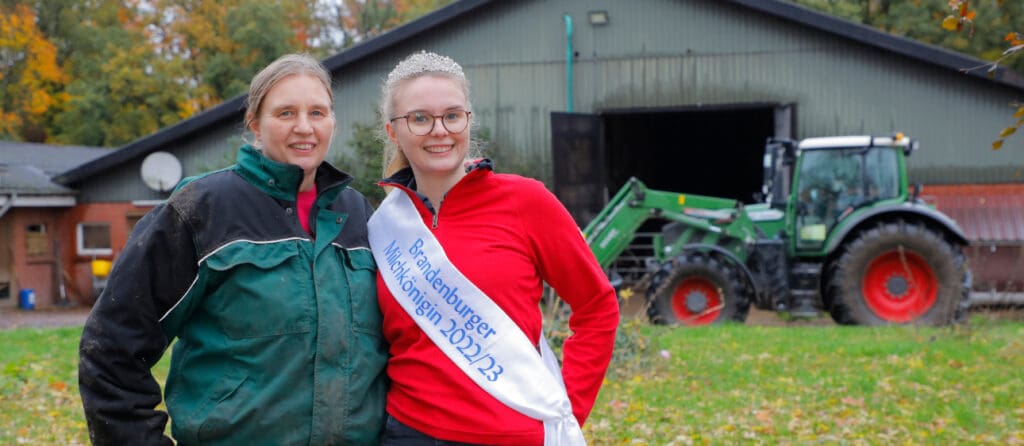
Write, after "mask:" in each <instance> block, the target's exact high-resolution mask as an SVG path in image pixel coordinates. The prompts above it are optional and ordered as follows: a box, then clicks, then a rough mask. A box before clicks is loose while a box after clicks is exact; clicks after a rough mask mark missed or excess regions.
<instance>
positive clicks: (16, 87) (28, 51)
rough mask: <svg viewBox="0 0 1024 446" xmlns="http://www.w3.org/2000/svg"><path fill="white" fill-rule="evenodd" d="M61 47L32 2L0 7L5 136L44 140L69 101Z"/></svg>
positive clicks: (0, 120) (0, 123)
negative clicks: (59, 52)
mask: <svg viewBox="0 0 1024 446" xmlns="http://www.w3.org/2000/svg"><path fill="white" fill-rule="evenodd" d="M66 81H67V77H66V76H65V75H64V72H63V70H61V68H60V66H59V65H58V64H57V48H56V47H55V46H54V45H53V43H51V42H50V41H49V40H47V39H46V36H44V35H43V34H42V33H41V32H40V31H39V29H38V28H37V27H36V16H35V13H34V12H33V11H32V10H31V9H30V8H29V7H28V6H26V5H15V6H13V7H9V6H5V7H2V8H0V138H4V139H11V140H16V141H30V142H44V141H46V140H47V139H48V131H47V129H48V128H49V126H50V122H51V121H52V119H53V117H54V116H55V114H56V113H57V111H58V110H59V109H60V107H61V106H62V105H63V103H64V102H65V101H66V100H67V96H66V95H65V94H64V93H63V92H62V90H63V87H64V83H65V82H66Z"/></svg>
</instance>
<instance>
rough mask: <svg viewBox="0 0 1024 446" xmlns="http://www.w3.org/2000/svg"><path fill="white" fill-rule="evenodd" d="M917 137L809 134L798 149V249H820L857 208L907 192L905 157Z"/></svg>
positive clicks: (795, 185)
mask: <svg viewBox="0 0 1024 446" xmlns="http://www.w3.org/2000/svg"><path fill="white" fill-rule="evenodd" d="M916 146H917V142H916V141H912V140H910V139H908V138H905V137H903V136H902V135H900V134H897V135H896V136H894V137H878V138H876V137H870V136H844V137H829V138H809V139H805V140H803V141H801V142H800V143H799V146H798V147H797V150H796V153H797V155H796V164H795V168H794V175H793V184H792V188H791V191H792V192H791V195H790V199H789V200H788V201H789V204H788V205H789V206H792V209H791V210H790V212H788V214H789V215H792V216H793V218H794V221H792V226H791V227H793V228H794V239H795V243H796V246H795V248H796V250H797V251H819V250H821V249H823V247H824V246H825V242H826V240H827V239H828V236H829V234H831V233H832V230H833V229H834V228H835V227H836V226H837V225H839V224H840V223H841V222H842V221H843V220H844V219H845V218H846V217H848V216H849V215H851V214H852V213H853V212H855V211H857V210H858V209H861V208H865V207H870V206H872V205H875V204H877V203H879V202H883V201H893V200H895V201H899V200H902V199H903V198H904V197H906V190H907V180H906V178H905V177H904V176H903V175H902V174H901V172H905V169H904V163H905V156H906V155H907V154H909V153H910V151H911V150H913V149H914V148H916Z"/></svg>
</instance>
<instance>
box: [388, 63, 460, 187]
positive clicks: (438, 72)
mask: <svg viewBox="0 0 1024 446" xmlns="http://www.w3.org/2000/svg"><path fill="white" fill-rule="evenodd" d="M422 76H436V77H443V78H447V79H451V80H452V81H453V82H455V83H456V85H458V86H459V88H460V89H461V90H462V93H463V95H464V96H465V97H466V111H473V105H472V103H471V102H470V101H469V80H468V79H466V74H465V73H464V72H463V71H462V66H461V65H459V64H458V63H457V62H455V61H454V60H452V59H451V58H450V57H447V56H442V55H440V54H437V53H432V52H427V51H420V52H417V53H413V54H410V55H409V56H408V57H406V58H405V59H403V60H402V61H401V62H399V63H398V65H396V66H395V68H394V69H392V70H391V72H390V73H388V77H387V78H386V79H385V80H384V84H383V85H382V87H381V102H380V119H381V126H380V132H379V134H378V136H379V137H380V139H381V141H382V142H383V143H384V153H383V154H382V155H383V163H381V165H382V166H383V174H384V177H385V178H387V177H389V176H391V175H393V174H394V173H395V172H398V171H399V170H402V169H404V168H406V167H409V160H408V159H406V157H405V154H403V153H402V150H401V149H400V148H399V147H398V145H396V144H395V143H394V141H391V138H388V135H387V132H386V131H385V128H386V126H387V124H388V123H389V122H390V121H391V118H394V113H395V107H396V104H395V101H396V99H397V97H398V92H399V90H400V89H401V87H402V86H404V85H405V84H406V83H408V82H409V81H412V80H414V79H417V78H419V77H422ZM467 130H471V129H467ZM476 146H477V144H476V143H475V141H473V140H472V138H471V139H470V148H469V149H470V150H469V152H470V153H473V155H469V156H470V157H475V156H477V155H476V153H477V152H478V150H477V149H476Z"/></svg>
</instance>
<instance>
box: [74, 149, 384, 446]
mask: <svg viewBox="0 0 1024 446" xmlns="http://www.w3.org/2000/svg"><path fill="white" fill-rule="evenodd" d="M301 180H302V172H301V170H300V169H299V168H298V167H296V166H289V165H283V164H279V163H276V162H274V161H271V160H270V159H268V158H266V157H264V156H263V155H262V154H260V153H259V152H257V151H256V150H255V149H253V148H252V147H249V146H246V147H243V148H242V150H241V152H240V153H239V160H238V164H236V165H234V166H232V167H229V168H227V169H224V170H221V171H218V172H214V173H212V174H208V175H205V176H202V177H199V178H196V179H192V180H191V182H189V183H188V184H187V185H185V186H181V187H179V189H178V190H177V191H176V192H175V193H174V194H173V195H172V196H171V198H170V199H169V200H168V201H167V202H166V203H165V204H163V205H160V206H158V207H156V208H154V209H153V211H151V212H150V213H148V214H147V215H146V216H145V217H144V218H143V219H142V220H141V221H139V223H138V225H137V226H136V228H135V229H134V231H133V232H132V235H131V237H130V238H129V239H128V243H127V246H126V248H125V250H124V251H123V252H122V253H121V254H120V256H119V257H118V259H117V263H116V265H115V266H114V269H113V271H112V273H111V275H110V278H109V281H108V284H107V288H106V290H105V291H104V292H103V294H102V295H101V296H100V298H99V300H98V301H97V302H96V305H95V306H94V308H93V310H92V313H91V314H90V316H89V319H88V321H87V322H86V326H85V329H84V332H83V334H82V340H81V346H80V356H81V363H80V366H79V381H80V388H81V393H82V402H83V405H84V407H85V414H86V419H87V420H88V424H89V434H90V438H91V439H92V441H93V443H94V444H117V445H126V444H131V445H149V444H170V440H169V439H168V438H166V437H165V436H164V435H163V432H164V426H165V424H166V421H167V415H166V414H164V413H163V412H159V411H157V410H155V409H154V407H155V406H156V405H157V404H158V403H159V402H160V396H161V395H160V387H159V385H158V383H157V382H156V381H155V380H154V379H153V376H152V374H151V373H150V367H152V366H153V365H154V364H156V363H157V361H158V360H159V359H160V357H161V356H162V354H163V352H164V350H165V349H166V347H167V346H168V343H169V341H171V340H173V339H175V338H177V342H176V343H175V345H174V348H173V350H174V351H173V355H172V358H171V370H170V374H169V375H168V378H167V383H166V406H167V409H168V412H169V413H170V416H171V420H172V423H171V431H172V434H173V436H174V438H175V440H176V441H177V442H178V443H179V444H185V445H193V444H231V445H245V446H256V445H264V444H266V445H297V444H303V445H305V444H311V445H348V444H376V442H377V437H378V434H379V432H380V430H381V427H382V426H383V420H384V418H383V417H384V392H385V381H384V380H385V378H384V373H383V369H384V364H385V362H386V359H387V357H386V355H387V349H386V345H385V344H384V342H383V341H382V338H381V326H380V324H381V314H380V309H379V308H378V306H377V300H376V284H375V271H376V270H375V264H374V261H373V257H372V255H371V253H370V251H369V249H368V245H367V238H366V220H367V219H368V218H369V216H370V213H371V212H372V208H371V206H370V205H369V203H368V202H367V201H366V199H365V198H364V197H363V196H362V195H361V194H359V193H358V192H356V191H354V190H352V189H349V188H347V187H346V185H347V184H348V182H350V181H351V178H350V177H349V176H348V175H346V174H344V173H342V172H340V171H338V170H336V169H334V168H333V167H331V166H330V165H328V164H326V163H324V164H323V165H321V166H320V168H319V169H318V171H317V176H316V187H317V191H318V193H317V195H318V196H317V199H316V202H315V204H314V205H313V210H312V212H311V213H310V227H311V229H312V230H313V231H314V232H315V234H316V237H315V238H311V237H310V236H309V235H308V234H307V233H306V232H305V231H304V230H303V229H302V227H301V225H300V224H299V219H298V217H297V215H296V212H295V209H294V207H295V198H296V191H297V190H298V185H299V183H300V182H301Z"/></svg>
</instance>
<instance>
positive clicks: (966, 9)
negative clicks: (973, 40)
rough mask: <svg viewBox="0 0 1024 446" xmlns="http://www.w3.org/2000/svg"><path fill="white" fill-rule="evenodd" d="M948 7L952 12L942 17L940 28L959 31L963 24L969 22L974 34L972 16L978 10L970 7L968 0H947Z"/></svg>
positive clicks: (975, 14)
mask: <svg viewBox="0 0 1024 446" xmlns="http://www.w3.org/2000/svg"><path fill="white" fill-rule="evenodd" d="M949 9H951V10H952V11H953V12H952V13H951V14H949V15H948V16H946V18H944V19H942V29H945V30H947V31H956V32H960V31H961V30H963V27H964V24H970V25H971V34H974V17H975V16H977V14H978V12H977V11H975V10H973V9H971V7H970V0H949Z"/></svg>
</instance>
